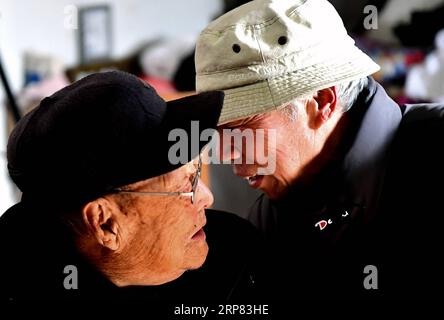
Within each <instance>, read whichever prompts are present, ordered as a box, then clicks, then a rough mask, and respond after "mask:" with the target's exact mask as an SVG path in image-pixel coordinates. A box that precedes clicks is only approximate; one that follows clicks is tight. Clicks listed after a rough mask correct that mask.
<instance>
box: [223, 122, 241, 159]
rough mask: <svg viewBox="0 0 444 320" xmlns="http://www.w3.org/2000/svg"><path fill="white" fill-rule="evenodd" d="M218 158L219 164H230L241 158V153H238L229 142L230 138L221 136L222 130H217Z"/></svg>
mask: <svg viewBox="0 0 444 320" xmlns="http://www.w3.org/2000/svg"><path fill="white" fill-rule="evenodd" d="M218 132H219V139H220V140H219V158H220V160H221V162H222V163H223V162H231V161H232V160H236V159H239V158H240V157H241V156H242V152H241V151H239V150H238V149H237V148H236V147H235V146H234V144H233V143H232V141H231V138H227V137H225V136H224V134H223V130H221V129H219V131H218Z"/></svg>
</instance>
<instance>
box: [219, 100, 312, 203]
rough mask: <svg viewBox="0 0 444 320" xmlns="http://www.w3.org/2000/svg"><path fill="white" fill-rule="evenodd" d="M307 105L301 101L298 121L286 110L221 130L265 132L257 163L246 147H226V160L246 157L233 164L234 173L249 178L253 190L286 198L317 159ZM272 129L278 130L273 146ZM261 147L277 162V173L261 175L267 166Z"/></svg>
mask: <svg viewBox="0 0 444 320" xmlns="http://www.w3.org/2000/svg"><path fill="white" fill-rule="evenodd" d="M304 104H305V102H302V101H301V102H300V104H299V105H298V106H296V107H297V109H296V110H297V111H298V112H297V116H296V117H295V118H294V119H291V118H290V116H289V115H287V114H285V113H283V112H282V111H277V110H275V111H271V112H267V113H263V114H260V115H257V116H253V117H250V118H245V119H242V120H239V121H234V122H230V123H228V124H226V125H223V126H221V127H220V128H219V131H220V133H221V136H222V135H223V134H222V132H221V130H223V129H234V128H236V129H240V130H241V131H243V130H247V129H249V130H252V131H253V132H254V133H255V132H257V129H263V130H265V141H264V142H260V140H261V139H259V143H258V140H257V139H254V144H255V147H254V149H255V152H254V155H253V158H254V160H253V161H251V158H252V156H251V155H248V154H246V153H248V152H247V149H246V148H245V147H244V148H242V150H234V149H233V148H232V149H231V150H230V149H228V150H227V148H225V147H224V151H223V158H224V160H227V159H231V160H234V159H238V158H239V157H242V163H241V164H233V171H234V173H235V174H236V175H238V176H239V177H242V178H245V179H247V181H248V183H249V185H250V186H251V187H253V188H255V189H260V190H262V191H263V192H265V193H266V194H267V195H268V196H269V197H270V198H271V199H277V198H280V197H282V196H283V195H285V193H286V192H287V190H288V188H289V187H290V185H291V184H293V183H294V182H295V181H296V180H297V179H298V178H299V176H300V175H301V174H302V171H303V169H304V167H305V165H306V164H307V163H308V162H309V161H311V160H312V159H313V157H314V156H315V145H314V144H315V143H314V141H315V139H314V136H313V135H314V133H313V130H312V129H310V127H309V121H308V116H307V114H306V112H305V111H304V109H305V105H304ZM270 130H274V132H275V137H276V139H275V143H272V144H270V143H268V141H267V137H268V136H269V134H267V132H269V131H270ZM255 136H256V134H255ZM222 144H224V143H222ZM258 148H263V149H265V154H267V155H268V159H273V161H275V165H274V168H275V169H274V171H272V172H269V173H267V174H264V175H262V174H258V169H259V168H261V167H263V162H260V161H257V156H256V155H257V154H258V153H257V149H258ZM247 159H250V161H247ZM251 162H252V163H251Z"/></svg>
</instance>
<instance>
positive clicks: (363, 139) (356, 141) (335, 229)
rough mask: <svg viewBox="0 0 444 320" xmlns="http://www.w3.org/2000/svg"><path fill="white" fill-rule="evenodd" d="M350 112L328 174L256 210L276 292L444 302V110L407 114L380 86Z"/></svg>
mask: <svg viewBox="0 0 444 320" xmlns="http://www.w3.org/2000/svg"><path fill="white" fill-rule="evenodd" d="M347 113H348V115H347V116H348V117H350V118H351V119H352V122H351V125H350V126H349V127H348V128H347V131H346V133H345V135H344V139H343V142H342V144H341V146H340V148H339V149H338V153H337V154H336V155H335V157H334V158H333V159H332V161H331V162H330V163H329V164H328V166H327V168H325V170H323V171H322V172H321V173H320V174H319V175H318V176H317V177H316V178H315V179H313V180H312V181H310V182H309V183H305V184H304V185H299V186H295V187H294V188H293V189H292V190H291V191H290V193H289V195H288V196H287V197H285V198H284V199H281V200H279V201H271V200H270V199H268V198H267V197H266V196H264V195H263V196H261V197H260V198H259V199H258V200H257V201H256V203H255V205H254V206H253V208H252V211H251V214H250V220H251V221H252V222H253V224H255V225H256V226H257V227H258V228H259V229H260V230H261V231H262V232H263V234H264V235H265V236H266V238H267V240H268V241H267V242H268V244H269V245H270V246H271V249H272V250H271V252H272V257H273V258H272V260H273V261H274V263H273V264H272V265H271V266H270V268H271V269H272V270H273V271H272V272H270V273H269V275H270V276H271V279H272V280H273V282H274V285H273V286H271V288H270V292H272V293H273V294H274V295H275V296H277V297H280V298H304V297H312V298H317V297H325V298H336V297H352V298H353V297H364V298H367V297H369V298H384V297H393V298H398V297H441V298H442V297H443V296H444V295H443V291H442V290H443V288H444V263H443V261H444V260H443V259H441V255H442V252H443V243H444V242H443V238H444V237H443V234H444V231H443V230H444V229H443V228H444V202H443V199H444V187H443V182H444V156H443V154H444V106H442V105H414V106H413V105H412V106H402V107H399V106H398V105H397V104H395V103H394V102H393V101H392V100H391V99H390V98H389V97H388V96H387V94H386V93H385V91H384V89H383V88H382V87H381V86H380V85H379V84H377V83H376V82H375V81H373V80H372V79H370V83H369V86H368V87H367V88H366V89H364V90H363V92H362V93H361V95H360V96H359V97H358V100H357V102H356V103H355V105H354V106H353V108H352V109H351V110H350V111H348V112H347ZM366 266H370V267H368V268H370V270H369V269H366ZM372 266H375V267H376V271H377V278H374V277H373V276H374V275H376V273H375V272H374V270H375V269H373V267H372ZM368 275H372V277H371V278H372V281H370V278H366V277H367V276H368ZM373 279H377V282H375V281H373ZM366 280H367V284H368V283H369V282H370V283H372V284H373V288H376V287H377V289H366V288H365V286H364V282H365V281H366Z"/></svg>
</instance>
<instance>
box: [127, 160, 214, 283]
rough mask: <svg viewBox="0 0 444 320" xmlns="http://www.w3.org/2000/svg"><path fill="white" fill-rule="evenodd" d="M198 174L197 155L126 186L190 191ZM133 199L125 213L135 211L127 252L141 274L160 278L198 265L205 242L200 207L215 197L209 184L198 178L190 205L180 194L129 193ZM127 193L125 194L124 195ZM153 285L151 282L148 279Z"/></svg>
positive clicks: (141, 276)
mask: <svg viewBox="0 0 444 320" xmlns="http://www.w3.org/2000/svg"><path fill="white" fill-rule="evenodd" d="M196 173H197V160H196V161H193V162H191V163H189V164H187V165H184V166H182V167H181V168H179V169H176V170H175V171H173V172H170V173H167V174H164V175H162V176H159V177H155V178H152V179H148V180H145V181H141V182H138V183H135V184H132V185H130V186H128V187H126V188H125V190H131V191H139V192H140V191H142V192H178V191H179V192H190V191H191V190H192V180H193V178H194V176H195V175H196ZM126 198H127V199H126V200H127V201H128V202H130V203H131V205H130V207H129V209H128V211H127V212H126V214H128V215H133V222H134V223H131V224H130V225H129V228H130V230H129V232H128V238H129V241H128V243H127V245H126V248H125V252H126V254H127V255H128V259H130V260H131V261H132V262H134V264H135V265H137V266H139V269H140V270H139V271H138V273H139V274H140V281H138V283H140V284H143V283H144V275H146V274H148V273H149V274H150V275H152V274H156V275H158V276H159V277H158V279H159V280H158V282H159V283H164V282H166V280H171V279H174V278H177V277H178V276H180V275H181V274H182V273H183V272H184V271H186V270H190V269H196V268H199V267H200V266H201V265H202V264H203V263H204V261H205V259H206V256H207V253H208V245H207V242H206V239H205V232H204V231H203V229H202V228H203V227H204V225H205V223H206V218H205V211H204V209H205V208H206V207H208V206H210V205H211V204H212V202H213V196H212V194H211V192H210V191H209V190H208V188H207V187H206V186H205V185H204V184H203V183H202V182H201V181H199V183H198V185H197V190H196V196H195V200H194V204H192V203H191V198H190V197H187V196H178V195H162V196H159V195H139V194H128V196H127V197H126ZM128 198H129V199H128ZM150 284H153V283H150Z"/></svg>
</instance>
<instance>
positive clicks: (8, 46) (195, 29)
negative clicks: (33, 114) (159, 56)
mask: <svg viewBox="0 0 444 320" xmlns="http://www.w3.org/2000/svg"><path fill="white" fill-rule="evenodd" d="M95 4H109V5H110V6H111V10H112V14H113V16H112V24H113V26H112V27H113V30H112V31H113V56H114V57H121V56H124V55H125V54H128V53H129V52H131V50H133V49H134V48H136V47H137V46H139V45H140V44H141V43H142V42H143V41H146V40H149V39H153V38H157V37H159V36H184V35H197V34H198V33H199V32H200V30H202V29H203V28H204V27H205V26H206V24H208V22H209V21H211V20H212V18H213V17H214V16H216V15H217V14H219V13H220V12H221V10H222V3H221V0H187V1H185V0H100V1H90V0H38V1H37V0H0V54H1V56H2V60H3V64H4V68H5V69H6V72H7V74H8V76H9V78H10V82H11V85H12V88H13V90H14V91H15V92H17V91H18V90H19V89H20V88H21V86H22V84H23V73H24V72H23V65H22V57H23V53H24V51H25V50H33V51H35V52H39V53H42V54H50V55H53V56H56V57H58V58H59V59H61V60H62V61H63V62H64V63H65V65H67V66H71V65H74V64H76V63H77V59H78V58H77V47H76V45H77V34H76V32H77V31H76V30H72V29H66V28H65V27H64V21H65V20H66V16H65V13H64V9H65V7H66V6H68V5H75V6H77V7H81V6H89V5H95ZM3 99H4V93H3V88H2V87H1V86H0V215H1V214H2V213H3V212H4V210H5V209H6V208H7V207H9V206H10V205H11V204H12V203H13V202H14V201H15V199H14V198H13V197H12V190H11V188H10V186H9V181H8V179H7V172H6V161H5V158H4V152H5V149H6V147H5V146H6V137H5V132H6V129H5V123H6V119H5V114H4V104H3Z"/></svg>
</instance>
